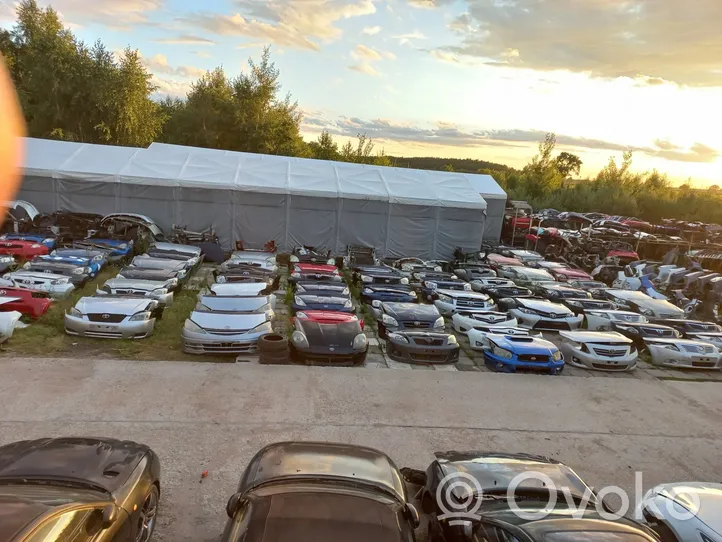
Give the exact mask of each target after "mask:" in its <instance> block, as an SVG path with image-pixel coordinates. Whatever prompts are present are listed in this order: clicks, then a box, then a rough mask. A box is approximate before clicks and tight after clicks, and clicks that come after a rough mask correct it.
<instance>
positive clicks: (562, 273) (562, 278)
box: [547, 267, 592, 282]
mask: <svg viewBox="0 0 722 542" xmlns="http://www.w3.org/2000/svg"><path fill="white" fill-rule="evenodd" d="M547 271H549V273H551V274H552V275H554V278H555V279H556V280H557V281H558V282H567V281H568V280H592V276H591V275H590V274H589V273H587V272H586V271H582V270H581V269H572V268H571V267H561V268H559V267H556V268H554V267H553V268H551V269H547Z"/></svg>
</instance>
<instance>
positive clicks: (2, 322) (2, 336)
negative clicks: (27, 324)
mask: <svg viewBox="0 0 722 542" xmlns="http://www.w3.org/2000/svg"><path fill="white" fill-rule="evenodd" d="M21 316H22V314H21V313H19V312H18V311H12V312H1V313H0V343H4V342H5V341H7V340H8V339H9V338H10V337H12V335H13V331H15V328H16V327H17V325H18V322H20V317H21Z"/></svg>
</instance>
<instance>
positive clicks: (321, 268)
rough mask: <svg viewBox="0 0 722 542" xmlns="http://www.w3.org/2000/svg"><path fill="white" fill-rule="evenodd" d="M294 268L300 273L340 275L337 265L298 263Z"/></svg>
mask: <svg viewBox="0 0 722 542" xmlns="http://www.w3.org/2000/svg"><path fill="white" fill-rule="evenodd" d="M294 267H295V268H296V270H297V271H298V272H299V273H304V274H308V273H321V274H324V275H327V274H328V273H333V274H334V275H337V274H338V267H336V266H335V265H326V264H323V265H321V264H317V263H297V264H294Z"/></svg>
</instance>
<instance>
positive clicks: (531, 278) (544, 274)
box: [503, 267, 554, 289]
mask: <svg viewBox="0 0 722 542" xmlns="http://www.w3.org/2000/svg"><path fill="white" fill-rule="evenodd" d="M503 276H505V277H506V278H509V279H511V280H513V281H514V284H516V285H517V286H525V287H527V288H532V289H533V286H536V285H537V284H539V283H542V282H554V276H553V275H552V274H551V273H549V272H548V271H545V270H544V269H533V268H531V267H509V268H508V272H507V273H506V274H503Z"/></svg>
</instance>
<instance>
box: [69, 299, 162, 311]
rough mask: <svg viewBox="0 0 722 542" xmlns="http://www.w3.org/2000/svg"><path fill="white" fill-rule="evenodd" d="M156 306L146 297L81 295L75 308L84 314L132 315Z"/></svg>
mask: <svg viewBox="0 0 722 542" xmlns="http://www.w3.org/2000/svg"><path fill="white" fill-rule="evenodd" d="M155 306H156V302H155V301H153V300H152V299H147V298H144V297H139V298H134V297H112V298H109V297H106V296H98V297H81V298H80V299H79V300H78V302H77V303H76V304H75V308H76V309H78V310H79V311H80V312H82V313H83V314H93V313H109V314H125V315H126V316H131V315H133V314H135V313H136V312H142V311H145V310H150V309H151V308H154V307H155Z"/></svg>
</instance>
